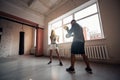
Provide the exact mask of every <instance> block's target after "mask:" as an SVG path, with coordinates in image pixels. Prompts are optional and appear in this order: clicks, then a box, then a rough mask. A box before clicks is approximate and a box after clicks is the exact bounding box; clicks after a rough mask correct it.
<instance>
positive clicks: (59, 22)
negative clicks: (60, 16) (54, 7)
mask: <svg viewBox="0 0 120 80" xmlns="http://www.w3.org/2000/svg"><path fill="white" fill-rule="evenodd" d="M60 26H62V20H60V21H57V22H55V23H54V24H52V27H51V29H55V28H58V27H60Z"/></svg>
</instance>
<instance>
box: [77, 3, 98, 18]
mask: <svg viewBox="0 0 120 80" xmlns="http://www.w3.org/2000/svg"><path fill="white" fill-rule="evenodd" d="M96 12H97V5H96V4H93V5H92V6H89V7H87V8H85V9H83V10H81V11H79V12H77V13H75V20H77V19H81V18H83V17H86V16H88V15H91V14H94V13H96Z"/></svg>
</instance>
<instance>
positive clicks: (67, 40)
mask: <svg viewBox="0 0 120 80" xmlns="http://www.w3.org/2000/svg"><path fill="white" fill-rule="evenodd" d="M66 26H68V28H69V29H70V28H71V24H68V25H66ZM63 32H64V42H72V41H73V37H70V38H66V34H67V33H68V32H67V31H66V30H64V29H63Z"/></svg>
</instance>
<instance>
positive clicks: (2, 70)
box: [0, 56, 120, 80]
mask: <svg viewBox="0 0 120 80" xmlns="http://www.w3.org/2000/svg"><path fill="white" fill-rule="evenodd" d="M48 61H49V58H47V57H34V56H16V57H9V58H0V80H120V65H113V64H100V63H99V64H98V63H92V62H91V66H92V69H93V74H88V73H87V72H86V71H85V70H84V68H85V64H84V63H83V62H82V61H77V62H76V66H75V69H76V70H75V71H76V73H74V74H71V73H68V72H66V68H68V67H69V65H70V62H69V61H68V60H63V66H59V62H58V60H57V59H55V58H54V59H53V63H52V64H50V65H48V64H47V63H48Z"/></svg>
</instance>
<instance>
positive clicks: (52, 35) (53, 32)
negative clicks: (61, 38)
mask: <svg viewBox="0 0 120 80" xmlns="http://www.w3.org/2000/svg"><path fill="white" fill-rule="evenodd" d="M55 35H56V34H55V31H54V30H53V29H52V30H51V35H50V37H51V38H53V37H54V36H55Z"/></svg>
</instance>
